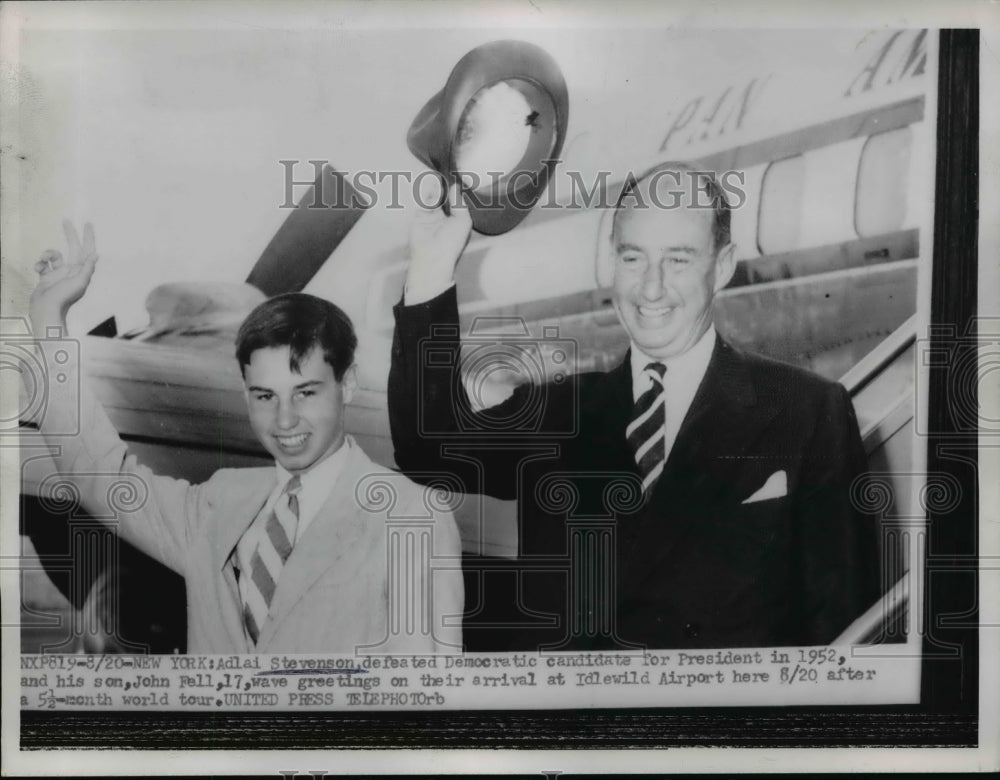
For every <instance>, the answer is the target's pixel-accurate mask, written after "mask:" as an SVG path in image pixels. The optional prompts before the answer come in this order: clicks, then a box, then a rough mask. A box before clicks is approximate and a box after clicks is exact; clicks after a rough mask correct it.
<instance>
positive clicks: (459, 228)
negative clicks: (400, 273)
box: [406, 177, 472, 305]
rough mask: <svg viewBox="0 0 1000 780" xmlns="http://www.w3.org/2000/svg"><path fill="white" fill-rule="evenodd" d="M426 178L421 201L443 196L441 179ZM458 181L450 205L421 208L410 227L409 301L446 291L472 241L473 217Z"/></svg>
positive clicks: (419, 300)
mask: <svg viewBox="0 0 1000 780" xmlns="http://www.w3.org/2000/svg"><path fill="white" fill-rule="evenodd" d="M423 182H427V183H428V184H427V185H426V186H425V187H424V188H423V191H422V193H421V201H422V202H423V203H433V202H435V201H437V200H438V199H440V195H441V186H442V185H441V183H440V180H439V179H438V178H437V177H427V178H424V179H423ZM457 187H458V185H452V188H451V190H449V192H448V200H447V203H448V204H450V209H449V210H448V211H445V208H444V207H443V206H442V207H441V208H435V209H420V211H419V212H418V213H417V215H416V217H415V218H414V220H413V224H412V226H411V228H410V268H409V271H408V273H407V279H406V303H407V304H408V305H409V304H414V303H420V302H421V301H423V300H427V299H428V298H432V297H434V296H435V295H437V294H439V293H441V292H443V291H444V290H446V289H447V288H448V286H449V285H450V284H451V283H452V280H453V278H454V275H455V266H456V265H457V264H458V260H459V258H460V257H461V256H462V250H464V249H465V245H466V244H467V243H468V241H469V234H470V232H471V231H472V217H471V216H470V215H469V210H468V208H466V205H465V200H464V196H460V195H459V192H458V189H457Z"/></svg>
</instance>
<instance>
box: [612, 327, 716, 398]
mask: <svg viewBox="0 0 1000 780" xmlns="http://www.w3.org/2000/svg"><path fill="white" fill-rule="evenodd" d="M714 348H715V326H714V325H709V326H708V330H706V331H705V333H704V334H703V335H702V337H701V338H700V339H698V341H696V342H695V344H694V346H693V347H691V349H689V350H688V351H687V352H682V353H681V354H680V355H675V356H674V357H672V358H667V359H660V358H653V357H649V355H647V354H646V353H644V352H643V351H642V350H640V349H639V347H637V346H636V345H635V343H634V342H633V343H632V350H631V355H630V358H631V363H632V397H633V400H637V399H638V398H639V396H640V395H642V391H643V390H644V389H645V388H646V387H647V385H648V384H649V381H648V379H647V378H646V366H648V365H649V364H650V363H652V362H658V363H663V365H665V366H666V367H667V373H666V375H665V376H664V378H663V382H664V384H665V385H669V384H672V383H674V382H676V381H683V382H686V383H690V384H693V385H694V386H695V387H697V386H698V384H700V383H701V380H702V377H704V376H705V372H706V371H707V370H708V364H709V362H710V361H711V359H712V350H713V349H714Z"/></svg>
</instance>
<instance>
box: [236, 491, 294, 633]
mask: <svg viewBox="0 0 1000 780" xmlns="http://www.w3.org/2000/svg"><path fill="white" fill-rule="evenodd" d="M301 488H302V483H301V481H300V480H299V478H298V476H295V477H292V478H291V479H290V480H288V484H287V485H285V489H284V490H283V491H282V492H281V496H280V497H279V498H278V502H277V503H276V504H275V505H274V509H272V510H271V512H270V513H269V514H268V517H267V522H266V525H265V527H264V534H263V535H262V537H261V539H260V541H259V542H258V543H257V549H256V550H254V553H253V555H252V556H251V558H250V571H249V574H250V576H249V577H247V578H246V579H245V583H244V587H243V588H241V589H240V590H241V593H242V594H243V622H244V624H245V625H246V629H247V635H248V636H249V637H250V639H251V640H252V641H253V642H254V644H256V643H257V638H258V637H259V636H260V630H261V628H262V627H263V626H264V622H265V621H266V620H267V616H268V611H269V610H270V608H271V600H272V599H273V598H274V591H275V589H276V588H277V585H278V577H279V576H280V575H281V570H282V568H283V567H284V565H285V561H287V560H288V556H289V555H291V552H292V544H293V543H294V542H295V533H296V530H297V529H298V525H299V499H298V492H299V490H300V489H301Z"/></svg>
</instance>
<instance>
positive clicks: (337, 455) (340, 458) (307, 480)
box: [274, 436, 354, 493]
mask: <svg viewBox="0 0 1000 780" xmlns="http://www.w3.org/2000/svg"><path fill="white" fill-rule="evenodd" d="M353 446H354V444H353V442H352V441H351V437H350V436H345V437H344V443H343V444H342V445H341V446H340V449H338V450H337V451H336V452H333V453H331V454H330V455H329V456H327V457H325V458H323V460H321V461H320V462H319V463H317V464H316V465H314V466H313V467H312V468H310V469H309V470H308V471H305V472H303V473H302V474H299V480H300V481H301V483H302V490H301V491H300V492H303V493H305V492H308V493H313V492H314V491H316V490H326V491H329V489H330V487H331V486H332V485H333V483H334V482H335V481H336V479H337V475H338V474H339V473H340V470H341V468H342V467H343V464H344V461H346V460H347V453H348V452H350V450H351V447H353ZM274 470H275V474H276V479H277V481H278V485H280V486H281V488H282V489H284V487H285V485H287V484H288V480H290V479H291V478H292V476H293V474H291V472H289V471H288V470H287V469H285V467H284V466H282V465H281V464H280V463H278V462H275V464H274Z"/></svg>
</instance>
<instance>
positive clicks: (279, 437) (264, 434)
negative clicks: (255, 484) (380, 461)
mask: <svg viewBox="0 0 1000 780" xmlns="http://www.w3.org/2000/svg"><path fill="white" fill-rule="evenodd" d="M290 357H291V356H290V348H289V347H287V346H283V347H265V348H262V349H258V350H256V351H254V352H253V353H252V354H251V356H250V362H249V363H247V365H246V369H245V371H244V377H243V379H244V383H245V386H246V399H247V409H248V410H249V413H250V425H251V427H252V428H253V431H254V433H255V434H257V438H258V439H260V442H261V444H263V445H264V449H266V450H267V451H268V452H269V453H271V455H272V456H273V457H274V459H275V460H276V461H277V462H278V463H280V464H281V466H282V467H284V468H285V469H286V470H287V471H289V472H290V473H292V474H300V473H302V472H305V471H308V470H309V469H310V468H312V467H313V466H314V465H316V464H317V463H319V462H320V461H321V460H323V459H324V458H326V457H327V456H329V455H331V454H332V453H334V452H336V451H337V450H338V449H340V447H341V446H342V445H343V443H344V405H345V404H347V403H349V402H350V400H351V398H352V397H353V395H354V390H355V388H356V387H357V379H356V376H355V371H354V367H353V366H352V367H351V368H349V369H347V371H346V372H345V373H344V376H343V379H342V380H341V381H339V382H338V381H337V379H336V377H335V376H334V373H333V368H332V367H331V366H330V364H329V363H327V362H326V361H325V360H324V359H323V352H322V350H321V349H313V350H311V351H310V352H308V353H307V354H306V355H305V357H303V358H302V359H301V360H300V361H299V370H298V371H293V370H292V368H291V365H290V363H291V361H290Z"/></svg>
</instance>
